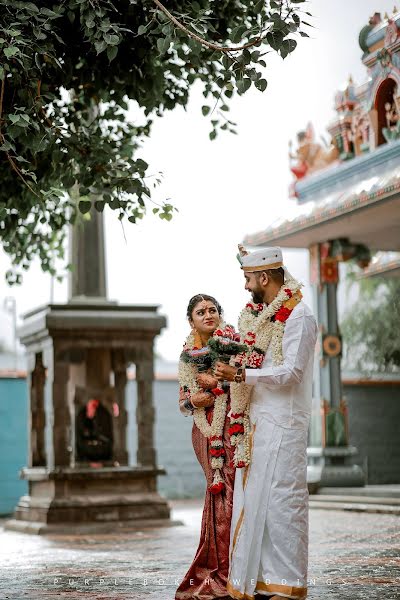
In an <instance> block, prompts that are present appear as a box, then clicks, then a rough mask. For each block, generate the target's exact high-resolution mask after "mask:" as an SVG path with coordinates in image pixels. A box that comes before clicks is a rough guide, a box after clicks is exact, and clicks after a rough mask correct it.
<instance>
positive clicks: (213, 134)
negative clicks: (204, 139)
mask: <svg viewBox="0 0 400 600" xmlns="http://www.w3.org/2000/svg"><path fill="white" fill-rule="evenodd" d="M208 137H209V138H210V140H211V141H212V140H215V138H216V137H217V132H216V131H215V129H213V130H212V131H210V133H209V134H208Z"/></svg>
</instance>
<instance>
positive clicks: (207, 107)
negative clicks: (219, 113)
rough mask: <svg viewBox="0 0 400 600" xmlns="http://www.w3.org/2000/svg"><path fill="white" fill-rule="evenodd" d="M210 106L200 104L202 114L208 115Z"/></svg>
mask: <svg viewBox="0 0 400 600" xmlns="http://www.w3.org/2000/svg"><path fill="white" fill-rule="evenodd" d="M210 110H211V107H210V106H206V105H204V106H202V107H201V112H202V113H203V115H204V116H205V117H206V116H207V115H208V113H209V112H210Z"/></svg>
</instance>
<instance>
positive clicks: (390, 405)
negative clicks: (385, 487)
mask: <svg viewBox="0 0 400 600" xmlns="http://www.w3.org/2000/svg"><path fill="white" fill-rule="evenodd" d="M343 391H344V396H345V398H346V400H347V404H348V408H349V435H350V440H351V444H352V445H353V446H356V447H357V448H358V451H359V454H358V456H357V457H356V462H357V463H358V464H361V465H364V464H366V466H367V471H368V479H367V483H368V484H380V483H381V484H384V483H400V435H399V432H400V426H399V423H400V382H396V383H389V382H385V383H383V384H377V382H373V383H372V384H371V382H364V383H358V384H354V383H353V384H349V383H348V382H347V383H346V380H345V381H344V390H343Z"/></svg>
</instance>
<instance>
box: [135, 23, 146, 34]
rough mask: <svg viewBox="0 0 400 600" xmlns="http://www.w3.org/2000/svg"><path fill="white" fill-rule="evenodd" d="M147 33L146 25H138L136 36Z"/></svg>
mask: <svg viewBox="0 0 400 600" xmlns="http://www.w3.org/2000/svg"><path fill="white" fill-rule="evenodd" d="M146 31H147V25H139V29H138V31H137V32H138V35H143V34H144V33H146Z"/></svg>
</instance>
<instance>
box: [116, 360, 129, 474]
mask: <svg viewBox="0 0 400 600" xmlns="http://www.w3.org/2000/svg"><path fill="white" fill-rule="evenodd" d="M112 364H113V370H114V388H115V396H116V402H115V405H114V407H113V434H114V460H115V461H116V462H117V463H118V464H119V465H127V464H128V449H127V446H126V432H127V428H128V413H127V410H126V402H125V390H126V382H127V376H126V368H127V362H126V358H125V353H124V352H123V351H114V352H113V362H112Z"/></svg>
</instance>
